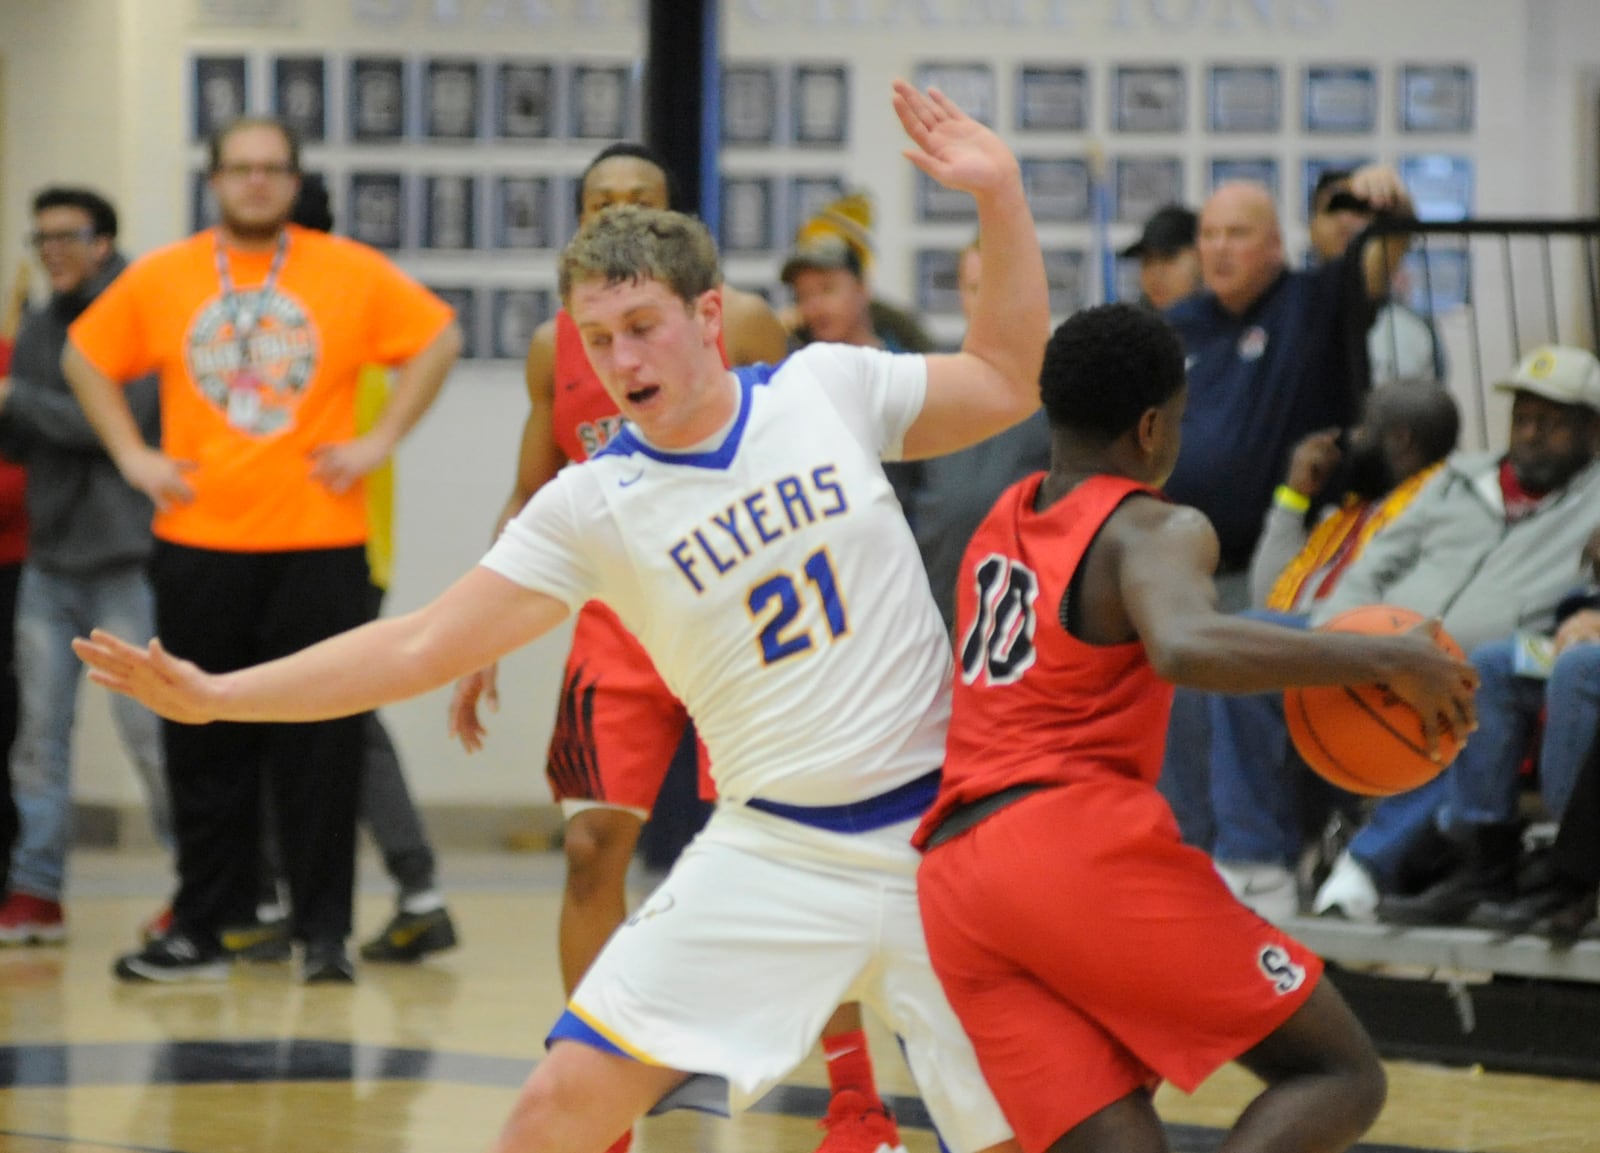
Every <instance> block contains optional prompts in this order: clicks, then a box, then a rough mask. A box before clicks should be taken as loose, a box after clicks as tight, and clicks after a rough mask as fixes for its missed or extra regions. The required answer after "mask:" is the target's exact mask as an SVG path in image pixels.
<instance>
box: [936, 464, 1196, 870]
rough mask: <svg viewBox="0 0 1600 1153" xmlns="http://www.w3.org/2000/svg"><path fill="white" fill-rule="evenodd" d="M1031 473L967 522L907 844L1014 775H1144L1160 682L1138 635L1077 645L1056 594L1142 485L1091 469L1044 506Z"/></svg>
mask: <svg viewBox="0 0 1600 1153" xmlns="http://www.w3.org/2000/svg"><path fill="white" fill-rule="evenodd" d="M1043 479H1044V474H1043V473H1040V474H1037V475H1035V476H1031V477H1028V478H1027V479H1025V480H1022V481H1019V482H1018V483H1017V484H1015V485H1013V486H1012V487H1011V488H1009V489H1007V490H1006V492H1005V493H1003V494H1002V495H1001V497H1000V499H999V501H997V502H996V503H995V506H994V508H993V509H992V510H991V511H990V513H989V515H988V516H987V517H986V518H985V519H984V521H983V523H982V524H981V525H980V526H979V527H978V531H977V532H976V533H975V534H974V535H973V538H972V542H971V544H969V545H968V546H967V551H966V555H965V556H964V557H963V558H962V562H961V578H960V583H959V584H958V585H957V587H956V634H955V635H956V654H955V656H956V663H957V668H956V679H955V697H954V706H953V711H952V715H951V720H950V737H949V742H948V744H947V746H946V753H945V762H944V783H943V785H942V786H941V787H940V790H939V797H938V799H937V800H936V801H935V802H934V806H933V808H932V809H930V810H929V811H928V815H927V817H926V819H925V820H924V821H923V826H922V830H920V831H919V833H918V836H917V838H916V840H917V843H918V844H920V843H921V839H922V837H923V835H924V834H925V832H926V831H928V830H931V829H932V828H933V827H934V826H935V825H937V824H938V823H939V822H940V821H942V820H943V819H944V817H945V816H946V815H947V814H948V813H950V812H951V811H952V810H953V809H955V808H957V807H959V806H961V805H964V804H967V803H969V802H972V801H976V800H979V799H981V798H983V797H986V796H988V795H990V794H991V793H996V792H999V791H1000V790H1001V789H1005V788H1009V787H1010V786H1012V785H1019V784H1034V783H1038V784H1073V783H1075V782H1078V781H1085V780H1092V779H1095V778H1099V777H1104V776H1106V775H1108V774H1109V775H1114V776H1120V777H1132V778H1136V779H1139V780H1144V781H1148V782H1150V783H1152V784H1153V783H1154V782H1155V779H1156V776H1157V774H1158V773H1159V772H1160V771H1161V754H1162V747H1163V742H1164V740H1165V738H1166V733H1167V713H1168V711H1169V710H1170V708H1171V705H1172V686H1171V685H1169V684H1166V683H1165V682H1163V681H1162V680H1160V679H1159V678H1158V677H1157V676H1156V674H1155V671H1154V670H1153V669H1152V668H1151V667H1150V662H1149V660H1148V659H1147V658H1146V656H1145V651H1144V645H1143V644H1141V643H1140V642H1138V641H1131V642H1129V643H1127V644H1120V645H1105V646H1102V645H1090V644H1086V643H1084V642H1083V641H1081V640H1079V639H1077V638H1076V637H1074V636H1072V635H1071V634H1070V633H1068V632H1067V630H1066V628H1065V627H1064V626H1063V624H1062V622H1061V617H1062V605H1063V598H1064V597H1065V595H1066V592H1067V588H1068V586H1069V585H1070V583H1071V581H1072V576H1073V574H1074V573H1075V572H1076V571H1077V569H1078V565H1079V564H1080V563H1081V562H1082V560H1083V555H1084V553H1085V552H1086V551H1087V550H1088V548H1089V546H1090V544H1092V543H1093V542H1094V539H1095V536H1096V534H1098V533H1099V531H1100V528H1101V526H1102V525H1104V524H1105V522H1106V520H1107V518H1109V517H1110V516H1111V514H1112V513H1113V512H1115V511H1116V510H1117V508H1118V506H1120V505H1121V504H1122V502H1123V501H1124V500H1126V499H1128V498H1129V497H1130V496H1132V495H1134V494H1137V493H1149V494H1151V495H1155V496H1159V494H1158V493H1156V492H1155V491H1154V490H1153V489H1150V488H1147V487H1146V486H1144V485H1141V484H1138V483H1137V482H1134V481H1131V480H1125V479H1121V478H1118V477H1110V476H1097V477H1092V478H1090V479H1089V480H1086V481H1084V482H1083V483H1082V484H1080V485H1079V486H1078V487H1077V488H1075V489H1074V490H1073V491H1072V492H1070V493H1068V494H1067V495H1066V496H1065V497H1063V498H1062V499H1061V500H1059V501H1057V502H1056V503H1055V504H1054V505H1052V506H1051V507H1050V508H1048V509H1046V510H1045V511H1044V512H1036V511H1034V499H1035V497H1036V496H1037V494H1038V491H1039V484H1040V482H1041V481H1042V480H1043Z"/></svg>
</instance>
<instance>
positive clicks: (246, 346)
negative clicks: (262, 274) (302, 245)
mask: <svg viewBox="0 0 1600 1153" xmlns="http://www.w3.org/2000/svg"><path fill="white" fill-rule="evenodd" d="M215 252H216V257H217V279H218V280H219V281H221V282H222V307H223V308H224V309H226V310H227V313H228V319H229V321H231V322H232V324H233V343H234V346H235V347H236V348H237V349H238V351H239V363H238V365H237V367H235V368H234V370H233V371H234V372H235V373H241V374H246V375H248V376H254V373H253V372H251V368H250V337H251V335H252V334H253V333H254V332H255V330H256V325H258V324H260V323H261V310H262V308H264V307H265V306H266V304H267V300H268V298H269V297H270V296H271V295H272V290H273V289H274V288H276V287H277V284H278V274H279V273H280V272H282V271H283V261H284V258H285V257H286V256H288V254H289V232H288V230H287V229H284V230H283V231H281V232H279V233H278V247H277V248H276V249H275V250H274V251H273V253H272V266H271V267H270V268H269V269H267V279H266V280H265V281H263V282H262V284H261V287H260V288H259V289H257V290H256V307H255V308H254V309H248V308H246V307H245V306H244V301H243V294H242V293H240V292H239V291H237V290H236V289H235V288H234V287H233V274H232V273H231V272H229V270H228V253H227V250H226V249H225V248H224V247H223V245H222V233H221V232H220V231H218V232H217V233H216V248H215Z"/></svg>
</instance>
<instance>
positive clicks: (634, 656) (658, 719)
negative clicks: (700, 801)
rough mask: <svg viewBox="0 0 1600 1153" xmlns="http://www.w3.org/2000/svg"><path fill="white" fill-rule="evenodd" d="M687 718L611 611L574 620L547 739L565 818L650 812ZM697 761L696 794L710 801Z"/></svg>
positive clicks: (591, 610)
mask: <svg viewBox="0 0 1600 1153" xmlns="http://www.w3.org/2000/svg"><path fill="white" fill-rule="evenodd" d="M688 723H689V715H688V713H687V712H685V711H684V707H683V705H682V704H680V703H679V701H678V698H677V697H675V696H673V695H672V692H671V691H670V690H669V689H668V688H667V686H666V685H665V684H663V683H662V681H661V678H660V677H659V676H657V675H656V670H655V666H654V665H653V664H651V662H650V657H649V654H647V653H646V652H645V651H644V649H643V648H642V647H641V646H640V644H639V642H638V641H637V640H635V639H634V638H633V635H632V634H631V633H629V632H628V631H627V629H625V628H624V627H623V626H622V622H621V621H619V620H618V619H617V618H616V615H615V614H613V613H612V612H611V611H610V610H609V609H607V608H604V607H603V606H600V605H594V604H591V605H587V606H585V607H584V609H583V610H582V611H581V612H580V613H579V614H578V621H577V626H576V628H575V630H574V632H573V635H572V649H571V651H570V652H569V653H568V654H567V665H566V668H565V669H564V670H563V672H562V675H561V700H560V704H559V707H558V709H557V712H556V727H555V731H554V732H553V733H552V734H551V736H550V756H549V760H548V762H547V764H548V768H547V772H548V775H549V779H550V791H551V793H553V794H554V796H555V799H556V800H558V801H560V802H562V807H563V809H565V810H566V811H567V812H568V814H569V815H570V814H571V813H572V812H574V811H577V810H580V809H583V808H587V807H592V806H604V807H607V808H619V809H630V810H632V811H634V812H636V813H638V814H639V815H640V816H641V817H645V816H649V814H650V810H651V809H652V808H654V807H655V803H656V795H657V794H658V793H660V792H661V782H662V781H664V780H665V779H666V776H667V769H668V767H669V766H670V765H671V764H672V758H673V755H674V754H675V753H676V752H677V750H678V746H679V744H681V743H682V741H683V733H684V729H685V727H686V726H687V725H688ZM695 745H696V750H697V752H698V756H699V776H700V796H701V797H702V798H704V799H707V800H709V799H711V798H713V797H715V796H716V790H715V788H714V787H713V786H712V784H711V773H710V761H709V760H708V759H707V757H706V750H705V746H704V745H703V744H701V743H700V742H699V741H698V740H696V742H695Z"/></svg>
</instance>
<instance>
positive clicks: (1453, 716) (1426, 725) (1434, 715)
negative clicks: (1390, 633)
mask: <svg viewBox="0 0 1600 1153" xmlns="http://www.w3.org/2000/svg"><path fill="white" fill-rule="evenodd" d="M1440 627H1441V626H1440V624H1439V621H1438V619H1437V618H1435V619H1433V620H1426V621H1423V622H1422V623H1421V624H1419V625H1417V626H1416V627H1415V628H1412V629H1408V630H1407V631H1406V632H1405V633H1403V634H1402V635H1400V636H1399V637H1396V638H1395V639H1396V640H1397V641H1400V642H1401V643H1402V644H1404V645H1406V646H1407V649H1406V651H1405V652H1404V654H1403V656H1402V660H1403V661H1404V671H1403V672H1401V673H1398V674H1396V675H1395V676H1393V677H1391V678H1390V679H1389V682H1388V684H1389V688H1390V689H1391V690H1392V691H1393V692H1394V694H1395V695H1396V696H1398V697H1399V698H1400V699H1401V700H1403V701H1405V702H1406V704H1408V705H1410V706H1411V707H1412V708H1414V709H1416V710H1417V715H1418V716H1419V717H1421V718H1422V736H1423V741H1424V743H1425V744H1426V745H1427V749H1428V755H1429V756H1431V757H1433V758H1434V759H1435V760H1438V759H1439V758H1440V756H1441V754H1440V751H1439V750H1440V746H1441V742H1442V738H1443V736H1444V734H1445V733H1446V732H1449V733H1450V734H1451V735H1453V736H1454V737H1455V738H1456V740H1458V741H1464V740H1466V739H1467V736H1468V734H1470V733H1471V732H1472V731H1473V730H1474V729H1476V728H1477V727H1478V713H1477V708H1476V706H1475V704H1474V702H1473V694H1474V693H1476V692H1477V691H1478V670H1477V669H1475V668H1473V667H1472V664H1471V663H1470V662H1469V661H1467V660H1466V659H1464V658H1462V657H1459V656H1457V655H1456V654H1455V653H1453V652H1450V651H1448V650H1446V649H1445V648H1444V647H1443V646H1442V645H1441V644H1439V632H1440Z"/></svg>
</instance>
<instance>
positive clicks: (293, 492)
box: [62, 118, 461, 981]
mask: <svg viewBox="0 0 1600 1153" xmlns="http://www.w3.org/2000/svg"><path fill="white" fill-rule="evenodd" d="M210 172H211V175H210V183H211V190H212V192H213V194H214V195H215V197H216V200H217V205H218V208H219V210H220V214H221V223H220V224H219V226H218V227H217V228H215V229H212V230H207V231H206V232H203V233H200V234H198V235H196V236H193V237H191V238H189V239H188V240H185V241H181V242H179V243H178V244H175V245H172V246H170V247H168V248H165V249H162V250H160V251H158V252H155V253H152V254H151V255H149V256H147V257H145V258H144V259H142V260H140V261H137V262H136V263H134V264H133V265H131V266H129V268H128V270H127V271H126V272H124V273H123V275H122V276H121V277H120V278H119V279H118V280H117V282H116V283H115V284H114V285H112V286H111V287H110V288H109V289H107V290H106V292H105V293H104V294H102V295H101V297H100V298H99V299H98V300H96V301H95V303H94V304H93V305H91V306H90V308H89V309H88V310H87V311H86V312H85V313H84V314H83V316H81V317H80V318H79V319H78V320H77V322H76V323H74V324H73V326H72V328H71V331H70V333H69V334H68V335H69V339H68V346H67V349H66V352H65V354H64V356H63V361H62V363H63V368H64V369H65V372H66V375H67V379H68V380H69V381H70V382H71V384H72V387H73V390H74V391H75V392H76V393H77V396H78V399H79V401H80V402H81V403H82V405H83V409H84V412H85V413H86V414H87V416H88V418H89V420H90V422H91V423H92V424H93V425H94V428H95V431H96V432H98V433H99V435H100V437H101V439H102V440H103V441H104V443H105V446H106V449H107V450H108V451H109V453H110V455H111V458H112V459H113V460H114V461H115V462H116V465H117V468H118V469H119V470H120V471H121V473H122V475H123V476H124V477H125V478H126V479H127V481H128V482H129V483H130V484H132V485H133V486H134V487H135V488H137V489H139V490H140V491H142V492H144V493H145V494H146V495H147V496H149V497H150V499H151V500H152V501H154V502H155V506H156V516H155V522H154V526H153V528H154V532H155V537H156V545H155V553H154V557H153V561H152V579H153V582H154V586H155V593H156V626H157V629H158V631H159V632H160V634H161V636H162V637H163V638H164V639H165V640H166V641H167V643H168V644H170V645H171V647H172V649H173V650H174V651H175V652H181V653H183V654H184V655H185V656H187V657H189V658H190V659H192V660H194V661H196V662H197V663H198V664H200V665H202V666H203V667H205V668H208V669H213V670H217V671H222V670H226V669H235V668H239V667H242V666H243V665H247V664H250V663H253V662H255V661H258V660H261V659H263V658H265V657H269V656H274V655H281V654H284V653H288V652H292V651H294V650H295V649H298V648H301V647H303V646H305V645H307V644H311V643H313V642H315V641H318V640H321V639H322V638H324V637H328V636H331V635H333V634H334V633H337V632H340V631H343V630H344V629H348V628H352V627H354V626H356V625H358V624H360V623H362V621H364V620H365V619H366V615H365V614H366V608H365V606H366V600H367V588H368V574H367V562H366V555H365V544H366V538H367V533H368V526H367V519H366V500H365V495H364V492H363V485H362V477H364V476H365V475H366V474H367V473H368V472H370V471H372V470H373V469H374V468H376V467H377V466H378V465H379V464H381V463H382V462H383V461H384V460H385V459H387V458H388V456H389V454H390V453H391V452H392V451H393V449H394V447H395V445H396V444H398V443H399V441H400V438H401V437H402V436H404V435H405V433H406V432H407V431H409V430H410V428H411V427H412V426H413V425H414V424H415V423H416V422H417V420H419V419H420V418H421V416H422V414H423V413H424V412H425V411H426V410H427V408H428V406H429V405H430V404H431V403H432V401H433V398H434V397H435V395H437V393H438V391H439V387H440V386H441V384H443V382H444V378H445V375H446V373H447V372H448V371H449V369H450V366H451V364H452V363H454V361H455V358H456V356H457V354H458V353H459V351H460V348H461V332H460V329H459V327H458V326H457V325H456V324H455V322H454V318H453V316H452V314H451V311H450V309H449V307H448V306H446V305H445V304H444V302H443V301H441V300H439V299H438V298H437V297H436V296H434V295H433V294H432V293H430V292H428V291H427V290H426V289H424V288H422V287H421V286H420V285H418V284H417V283H416V282H415V281H413V280H412V279H410V278H409V277H407V276H406V275H405V274H403V273H402V272H400V271H399V270H398V269H397V268H395V267H394V266H393V265H392V264H391V263H390V262H389V261H388V260H386V259H385V258H384V257H383V256H381V255H379V254H378V253H377V252H375V251H373V250H371V249H369V248H366V247H365V246H363V245H360V244H357V243H355V242H352V241H350V240H346V239H343V238H340V237H334V236H328V235H326V234H323V233H319V232H315V231H309V230H306V229H302V228H299V227H297V226H294V225H291V224H289V222H288V221H289V214H290V210H291V208H292V206H293V204H294V201H295V197H296V195H297V194H298V192H299V188H300V155H299V147H298V144H297V142H296V140H295V138H294V135H293V133H292V132H291V131H290V130H289V129H288V128H286V127H285V126H284V125H283V124H281V123H279V122H278V121H276V120H271V119H265V118H246V119H243V120H238V121H235V122H234V123H232V124H230V125H228V126H227V127H225V128H223V129H222V130H221V131H219V132H218V133H217V135H216V136H215V137H214V138H213V139H212V141H211V148H210ZM373 363H377V364H384V365H389V366H393V367H394V368H395V369H396V377H395V382H394V388H393V391H392V393H391V394H390V399H389V403H388V404H387V406H386V407H385V409H384V411H383V412H382V414H381V415H380V416H379V418H378V420H377V423H376V424H375V426H374V427H373V428H372V430H371V431H370V432H367V433H365V434H363V435H360V436H357V435H356V382H357V376H358V374H359V373H360V370H361V368H362V366H363V365H367V364H373ZM149 372H158V373H159V374H160V378H161V410H162V438H161V447H160V448H159V449H157V448H152V447H150V446H149V445H147V444H146V443H145V441H144V439H143V437H142V436H141V435H140V434H139V431H138V427H137V425H136V424H135V422H134V420H133V417H132V414H131V412H130V410H129V408H128V404H127V400H126V397H125V395H124V393H123V392H122V390H121V389H120V388H119V387H118V382H120V381H126V380H128V379H130V378H132V377H136V376H139V375H141V374H144V373H149ZM162 735H163V743H164V746H165V751H166V761H167V773H168V780H169V784H170V787H171V791H172V802H173V812H174V815H175V818H176V832H177V839H178V850H179V852H178V873H179V878H178V893H177V896H176V898H175V899H174V901H173V925H172V928H171V930H170V931H169V932H168V933H166V934H165V935H164V936H162V937H160V938H158V939H156V940H154V941H152V942H151V943H150V944H149V945H147V946H146V947H145V948H144V949H143V950H142V951H140V952H137V953H131V954H129V955H127V956H125V957H122V958H121V959H120V960H119V961H118V962H117V965H116V970H115V971H116V974H117V976H118V977H120V978H121V979H123V980H127V981H184V980H197V979H205V980H217V979H222V978H224V977H226V976H227V973H228V962H229V960H230V958H229V956H228V954H227V953H226V951H225V950H224V949H223V947H222V943H221V941H220V940H219V937H218V934H219V930H221V929H222V927H223V926H227V925H238V924H244V923H248V922H250V921H251V920H253V919H254V912H255V903H256V868H257V856H258V854H257V852H256V846H258V845H259V844H260V836H259V832H258V829H259V821H260V811H261V795H262V794H261V790H262V785H263V781H262V774H263V773H265V775H266V784H267V787H270V788H271V789H272V790H273V795H274V798H275V801H276V804H277V813H278V817H279V829H280V835H281V838H282V850H283V856H284V866H285V871H286V873H287V880H288V882H289V895H290V902H291V905H292V910H291V932H292V934H293V936H294V938H295V939H296V940H298V941H300V942H302V943H303V945H304V947H305V948H304V956H303V968H302V975H303V977H304V979H305V980H307V981H350V980H353V979H354V970H353V968H352V967H351V964H350V960H349V956H348V954H347V952H346V947H345V938H346V937H348V935H349V933H350V927H351V904H352V897H353V887H354V880H355V823H356V807H357V795H358V790H359V785H360V771H359V770H360V764H361V750H362V722H361V719H360V718H359V717H354V718H343V719H340V720H335V721H328V722H321V723H317V724H304V725H273V726H267V725H243V724H234V725H212V726H209V727H206V728H187V727H183V726H178V725H170V724H169V725H166V726H164V727H163V734H162Z"/></svg>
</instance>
